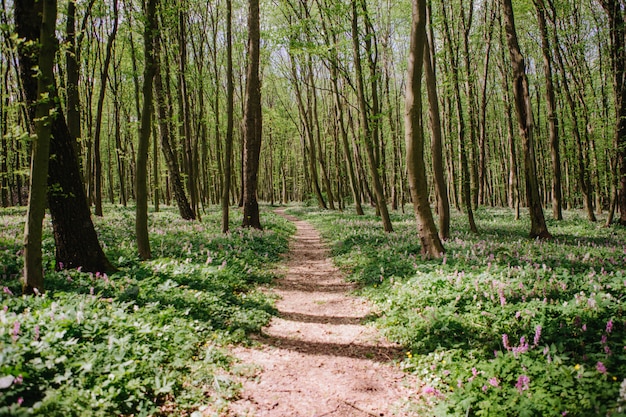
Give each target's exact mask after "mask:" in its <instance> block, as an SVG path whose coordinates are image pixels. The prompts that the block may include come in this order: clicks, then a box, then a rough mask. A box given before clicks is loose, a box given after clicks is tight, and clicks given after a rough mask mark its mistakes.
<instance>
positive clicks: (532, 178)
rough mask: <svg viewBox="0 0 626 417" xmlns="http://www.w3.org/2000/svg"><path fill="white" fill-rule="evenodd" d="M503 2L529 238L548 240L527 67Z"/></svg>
mask: <svg viewBox="0 0 626 417" xmlns="http://www.w3.org/2000/svg"><path fill="white" fill-rule="evenodd" d="M501 2H502V3H501V4H502V13H503V16H504V24H505V30H506V38H507V43H508V45H509V53H510V55H511V64H512V65H513V93H514V96H515V109H516V113H517V121H518V123H519V127H520V135H521V136H522V147H523V151H524V173H525V180H526V198H527V200H528V208H529V212H530V221H531V225H530V237H531V238H540V239H549V238H552V235H551V234H550V232H548V227H547V226H546V221H545V218H544V215H543V208H542V206H541V198H540V196H539V185H538V183H537V167H536V160H535V150H534V147H535V144H534V137H533V135H534V129H533V112H532V108H531V104H530V92H529V89H528V78H527V77H526V64H525V62H524V57H523V56H522V53H521V51H520V48H519V43H518V40H517V32H516V30H515V19H514V16H513V6H512V4H511V0H501Z"/></svg>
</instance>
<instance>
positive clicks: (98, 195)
mask: <svg viewBox="0 0 626 417" xmlns="http://www.w3.org/2000/svg"><path fill="white" fill-rule="evenodd" d="M117 26H118V9H117V0H114V1H113V29H112V30H111V33H109V36H108V38H107V44H106V52H105V57H104V63H103V65H102V70H101V72H100V90H99V92H98V104H97V110H96V126H95V131H94V139H93V156H94V182H95V185H94V191H95V195H94V197H95V199H94V202H95V213H94V214H95V215H96V216H100V217H102V160H101V157H100V134H101V131H102V112H103V110H104V98H105V93H106V85H107V80H108V77H109V66H110V63H111V56H112V54H113V42H114V41H115V36H116V34H117Z"/></svg>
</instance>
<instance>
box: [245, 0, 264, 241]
mask: <svg viewBox="0 0 626 417" xmlns="http://www.w3.org/2000/svg"><path fill="white" fill-rule="evenodd" d="M248 5H249V9H248V75H247V77H246V107H245V125H244V146H243V201H242V202H243V222H242V225H243V227H253V228H256V229H261V219H260V216H259V203H258V202H257V187H258V173H259V156H260V153H261V137H262V136H261V135H262V129H263V125H262V123H263V122H262V113H261V79H260V75H259V64H260V48H261V28H260V15H259V0H248Z"/></svg>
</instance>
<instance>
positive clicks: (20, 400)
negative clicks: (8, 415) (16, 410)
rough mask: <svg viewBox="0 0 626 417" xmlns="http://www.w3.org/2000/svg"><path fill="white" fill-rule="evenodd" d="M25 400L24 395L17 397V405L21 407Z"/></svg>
mask: <svg viewBox="0 0 626 417" xmlns="http://www.w3.org/2000/svg"><path fill="white" fill-rule="evenodd" d="M23 402H24V398H23V397H20V398H18V399H17V405H18V407H21V406H22V403H23Z"/></svg>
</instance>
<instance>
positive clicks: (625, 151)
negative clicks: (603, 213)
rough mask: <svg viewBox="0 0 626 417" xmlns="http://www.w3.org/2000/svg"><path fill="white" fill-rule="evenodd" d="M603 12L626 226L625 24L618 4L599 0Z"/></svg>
mask: <svg viewBox="0 0 626 417" xmlns="http://www.w3.org/2000/svg"><path fill="white" fill-rule="evenodd" d="M598 1H599V2H600V5H601V6H602V7H603V8H604V10H605V12H606V14H607V17H608V21H609V32H610V35H611V48H610V53H611V67H612V70H613V93H614V95H615V118H616V122H615V149H616V153H617V169H618V178H619V184H620V185H619V197H618V206H619V211H620V217H619V223H620V224H622V225H626V26H625V25H626V22H625V20H626V19H624V14H625V13H626V12H625V11H624V3H623V1H621V0H598Z"/></svg>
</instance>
